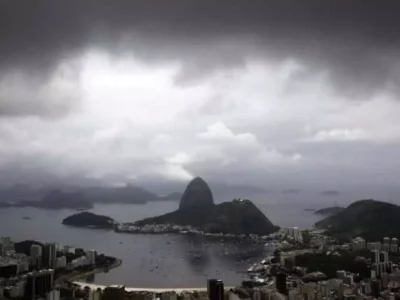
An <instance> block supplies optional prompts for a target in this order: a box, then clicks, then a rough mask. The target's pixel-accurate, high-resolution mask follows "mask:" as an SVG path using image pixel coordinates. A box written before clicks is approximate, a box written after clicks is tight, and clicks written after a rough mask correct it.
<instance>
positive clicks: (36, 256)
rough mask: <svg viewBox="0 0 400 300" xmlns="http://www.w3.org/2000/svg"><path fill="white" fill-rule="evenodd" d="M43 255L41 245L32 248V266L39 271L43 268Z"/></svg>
mask: <svg viewBox="0 0 400 300" xmlns="http://www.w3.org/2000/svg"><path fill="white" fill-rule="evenodd" d="M42 255H43V251H42V246H40V245H32V246H31V250H30V256H31V265H32V266H34V267H36V268H37V269H39V270H40V269H41V267H42Z"/></svg>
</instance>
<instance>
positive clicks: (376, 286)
mask: <svg viewBox="0 0 400 300" xmlns="http://www.w3.org/2000/svg"><path fill="white" fill-rule="evenodd" d="M371 291H372V296H374V297H375V299H378V298H379V296H380V295H381V283H380V282H379V281H378V280H374V281H372V282H371Z"/></svg>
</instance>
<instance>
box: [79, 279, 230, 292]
mask: <svg viewBox="0 0 400 300" xmlns="http://www.w3.org/2000/svg"><path fill="white" fill-rule="evenodd" d="M74 284H77V285H79V286H80V287H81V288H84V287H86V286H88V287H90V288H91V289H92V290H96V289H98V288H100V289H104V288H106V287H107V286H106V285H100V284H93V283H86V282H79V281H74ZM227 288H229V287H225V289H227ZM125 290H126V291H127V292H141V291H143V292H154V293H165V292H176V293H182V292H185V291H187V292H192V291H198V292H205V291H207V288H206V287H200V288H139V287H135V288H133V287H125Z"/></svg>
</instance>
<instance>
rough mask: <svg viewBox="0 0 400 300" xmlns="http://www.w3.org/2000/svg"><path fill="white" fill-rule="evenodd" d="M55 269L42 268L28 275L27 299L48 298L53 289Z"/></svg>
mask: <svg viewBox="0 0 400 300" xmlns="http://www.w3.org/2000/svg"><path fill="white" fill-rule="evenodd" d="M53 286H54V270H41V271H38V272H32V273H29V274H28V275H27V280H26V286H25V297H26V299H32V300H33V299H36V298H38V297H42V298H46V297H47V295H48V293H50V291H52V290H53Z"/></svg>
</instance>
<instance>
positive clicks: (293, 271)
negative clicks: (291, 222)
mask: <svg viewBox="0 0 400 300" xmlns="http://www.w3.org/2000/svg"><path fill="white" fill-rule="evenodd" d="M296 234H297V233H296V230H293V229H291V228H289V229H288V228H286V229H282V230H280V232H278V233H275V234H274V236H273V238H275V239H277V240H278V239H280V240H279V243H280V245H283V243H285V245H286V246H287V247H286V248H281V251H278V252H275V255H274V259H268V260H263V261H262V262H261V263H260V264H257V265H255V266H252V267H251V268H250V269H249V270H248V272H249V274H251V276H252V278H253V281H252V284H253V288H252V290H251V291H247V293H243V292H242V293H239V294H238V295H239V296H240V297H239V296H238V297H239V298H240V299H246V300H247V299H254V300H259V299H260V300H261V299H265V300H271V299H274V300H277V299H280V300H284V299H287V300H319V299H326V300H330V299H332V300H334V299H335V300H336V299H338V300H341V299H351V300H352V299H354V300H367V299H368V300H369V299H371V300H372V299H385V300H397V299H400V268H399V265H398V264H400V251H399V250H400V249H399V245H398V239H397V238H383V242H366V241H365V240H364V239H363V238H360V237H357V238H355V239H353V240H352V241H351V242H350V243H346V244H338V243H337V241H335V240H332V238H330V237H328V236H326V235H325V233H324V232H323V231H321V230H311V231H307V235H308V245H307V246H308V247H307V248H305V247H306V245H304V246H303V247H301V248H300V249H299V248H298V247H295V243H291V242H290V241H292V242H293V239H290V238H288V237H289V236H292V237H293V236H295V235H296ZM298 255H301V256H304V255H311V256H312V255H316V257H321V256H324V255H326V259H328V260H329V259H332V258H333V257H335V256H342V255H345V256H346V257H352V259H354V262H360V261H361V262H363V263H365V266H366V268H365V270H367V272H366V273H365V272H362V273H363V274H361V273H352V272H350V271H349V270H340V269H338V270H337V271H336V274H335V275H336V276H334V275H333V276H332V275H330V276H327V275H326V274H324V273H322V272H320V271H314V272H311V273H307V267H299V266H296V257H297V256H298ZM330 257H331V258H330ZM314 267H315V265H314ZM338 268H340V266H338ZM368 272H370V273H369V275H368ZM254 273H256V276H254ZM260 278H261V279H264V281H260V280H258V279H260ZM254 279H257V280H254ZM271 279H272V280H273V284H271V283H270V282H271V281H270V280H271ZM262 282H263V283H262ZM257 283H262V284H257ZM230 300H232V299H230Z"/></svg>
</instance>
